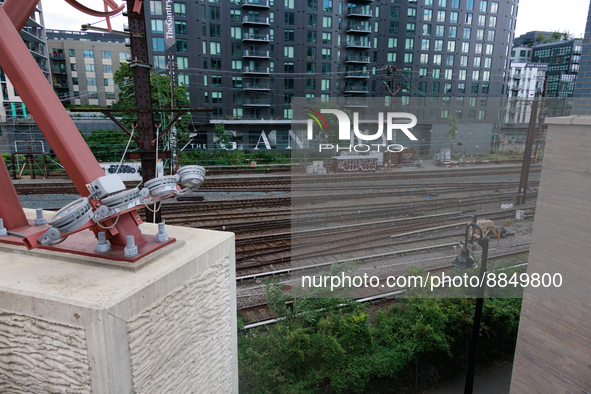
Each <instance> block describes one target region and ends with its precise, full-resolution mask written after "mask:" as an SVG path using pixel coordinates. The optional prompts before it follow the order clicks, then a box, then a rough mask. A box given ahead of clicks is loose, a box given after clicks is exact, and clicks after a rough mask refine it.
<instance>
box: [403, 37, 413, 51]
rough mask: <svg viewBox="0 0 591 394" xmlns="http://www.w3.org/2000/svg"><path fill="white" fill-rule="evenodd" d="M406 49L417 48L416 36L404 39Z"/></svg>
mask: <svg viewBox="0 0 591 394" xmlns="http://www.w3.org/2000/svg"><path fill="white" fill-rule="evenodd" d="M404 49H409V50H413V49H415V40H414V38H407V39H405V41H404Z"/></svg>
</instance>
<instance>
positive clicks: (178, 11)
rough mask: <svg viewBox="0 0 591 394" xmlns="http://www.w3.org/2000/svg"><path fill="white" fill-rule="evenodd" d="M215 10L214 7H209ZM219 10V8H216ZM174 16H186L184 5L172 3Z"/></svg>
mask: <svg viewBox="0 0 591 394" xmlns="http://www.w3.org/2000/svg"><path fill="white" fill-rule="evenodd" d="M210 8H215V7H210ZM218 10H219V8H218ZM173 11H174V15H175V16H183V17H184V16H187V9H186V7H185V3H174V7H173Z"/></svg>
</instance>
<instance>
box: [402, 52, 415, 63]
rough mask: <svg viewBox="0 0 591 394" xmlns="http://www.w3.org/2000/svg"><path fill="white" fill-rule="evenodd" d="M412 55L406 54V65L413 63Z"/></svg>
mask: <svg viewBox="0 0 591 394" xmlns="http://www.w3.org/2000/svg"><path fill="white" fill-rule="evenodd" d="M412 55H413V54H412V53H405V54H404V63H412Z"/></svg>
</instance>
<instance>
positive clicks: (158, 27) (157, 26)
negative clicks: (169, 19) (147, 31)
mask: <svg viewBox="0 0 591 394" xmlns="http://www.w3.org/2000/svg"><path fill="white" fill-rule="evenodd" d="M151 23H152V33H163V32H164V24H163V23H162V19H152V21H151Z"/></svg>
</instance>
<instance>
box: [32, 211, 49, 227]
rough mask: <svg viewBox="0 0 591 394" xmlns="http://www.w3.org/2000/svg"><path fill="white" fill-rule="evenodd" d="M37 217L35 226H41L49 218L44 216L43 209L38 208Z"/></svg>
mask: <svg viewBox="0 0 591 394" xmlns="http://www.w3.org/2000/svg"><path fill="white" fill-rule="evenodd" d="M35 213H36V214H37V217H36V218H35V226H41V225H42V224H45V223H47V219H45V218H44V217H43V209H41V208H37V210H36V211H35Z"/></svg>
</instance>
